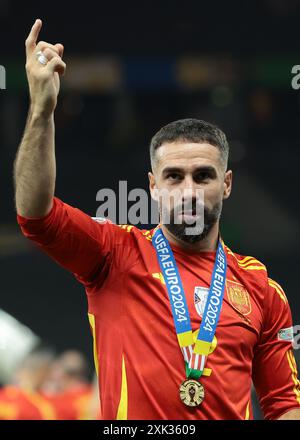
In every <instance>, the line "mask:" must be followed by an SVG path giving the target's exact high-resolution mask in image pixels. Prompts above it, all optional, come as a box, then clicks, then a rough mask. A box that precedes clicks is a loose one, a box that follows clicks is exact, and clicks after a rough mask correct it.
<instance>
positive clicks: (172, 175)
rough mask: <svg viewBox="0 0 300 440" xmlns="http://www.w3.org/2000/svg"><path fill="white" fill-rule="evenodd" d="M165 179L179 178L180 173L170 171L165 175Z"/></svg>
mask: <svg viewBox="0 0 300 440" xmlns="http://www.w3.org/2000/svg"><path fill="white" fill-rule="evenodd" d="M167 179H169V180H179V179H180V175H179V174H176V173H170V174H168V175H167Z"/></svg>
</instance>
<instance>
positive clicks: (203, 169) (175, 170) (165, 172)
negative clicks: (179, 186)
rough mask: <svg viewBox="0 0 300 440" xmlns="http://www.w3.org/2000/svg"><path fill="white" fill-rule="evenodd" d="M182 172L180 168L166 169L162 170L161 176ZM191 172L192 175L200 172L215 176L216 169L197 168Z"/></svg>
mask: <svg viewBox="0 0 300 440" xmlns="http://www.w3.org/2000/svg"><path fill="white" fill-rule="evenodd" d="M183 172H184V169H183V168H180V167H166V168H164V169H163V170H162V174H164V175H166V174H169V173H183ZM192 172H193V174H194V173H199V172H201V173H203V172H206V173H210V174H212V175H216V174H217V170H216V168H215V167H213V166H212V165H200V166H197V167H196V168H195V169H194V170H193V171H192Z"/></svg>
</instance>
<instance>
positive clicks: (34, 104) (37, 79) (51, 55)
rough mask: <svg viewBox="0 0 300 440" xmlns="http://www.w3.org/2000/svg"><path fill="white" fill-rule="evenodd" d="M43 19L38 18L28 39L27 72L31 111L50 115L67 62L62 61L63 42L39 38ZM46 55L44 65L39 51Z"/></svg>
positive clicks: (55, 102)
mask: <svg viewBox="0 0 300 440" xmlns="http://www.w3.org/2000/svg"><path fill="white" fill-rule="evenodd" d="M41 27H42V21H41V20H39V19H38V20H36V21H35V23H34V25H33V26H32V28H31V31H30V33H29V35H28V37H27V39H26V42H25V46H26V72H27V78H28V84H29V91H30V100H31V113H32V114H36V115H43V116H46V117H48V116H50V115H51V114H52V113H53V112H54V110H55V107H56V104H57V96H58V93H59V86H60V80H59V75H63V74H64V73H65V70H66V64H65V63H64V62H63V61H62V55H63V51H64V47H63V45H62V44H59V43H58V44H54V45H52V44H49V43H46V42H45V41H39V42H38V43H37V39H38V36H39V33H40V30H41ZM40 51H41V52H42V54H43V55H44V56H45V57H46V59H47V60H48V62H47V63H46V64H45V65H44V64H41V63H40V62H39V61H38V52H40Z"/></svg>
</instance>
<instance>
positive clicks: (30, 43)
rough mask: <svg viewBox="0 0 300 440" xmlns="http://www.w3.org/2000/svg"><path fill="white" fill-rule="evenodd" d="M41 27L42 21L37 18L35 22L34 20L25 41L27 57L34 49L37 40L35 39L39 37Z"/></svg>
mask: <svg viewBox="0 0 300 440" xmlns="http://www.w3.org/2000/svg"><path fill="white" fill-rule="evenodd" d="M41 27H42V20H40V19H39V18H38V19H37V20H35V22H34V24H33V26H32V28H31V30H30V32H29V35H28V37H27V40H26V52H27V55H29V54H30V53H31V52H32V51H33V50H34V49H35V46H36V40H37V38H38V36H39V33H40V30H41Z"/></svg>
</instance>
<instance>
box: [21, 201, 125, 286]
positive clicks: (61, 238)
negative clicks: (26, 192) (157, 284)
mask: <svg viewBox="0 0 300 440" xmlns="http://www.w3.org/2000/svg"><path fill="white" fill-rule="evenodd" d="M17 220H18V223H19V225H20V227H21V230H22V233H23V234H24V235H25V237H27V238H29V239H30V240H32V241H34V242H35V243H36V244H37V245H38V246H39V247H40V248H42V250H43V251H44V252H46V253H47V254H48V255H49V256H50V257H52V258H53V259H54V260H55V261H56V262H58V263H59V264H60V265H61V266H63V267H64V268H66V269H68V270H69V271H71V272H72V273H74V275H75V277H76V278H77V279H78V280H79V281H80V282H81V283H83V284H85V285H89V284H90V283H93V281H94V280H95V279H97V280H99V277H100V278H101V277H102V278H103V277H105V275H106V274H107V273H108V271H109V266H110V261H111V258H112V250H113V246H114V241H115V236H116V235H118V234H117V233H118V230H119V227H118V226H117V225H114V224H113V223H111V222H110V221H109V220H105V219H102V220H98V221H97V220H93V219H92V218H91V217H89V216H88V215H87V214H85V213H83V212H82V211H80V210H79V209H77V208H73V207H72V206H70V205H68V204H66V203H64V202H62V201H61V200H60V199H58V198H56V197H54V199H53V207H52V209H51V211H50V212H49V214H48V215H47V216H45V217H42V218H24V217H22V216H20V215H18V216H17Z"/></svg>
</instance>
